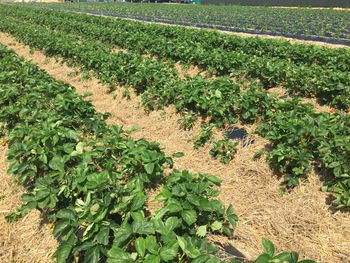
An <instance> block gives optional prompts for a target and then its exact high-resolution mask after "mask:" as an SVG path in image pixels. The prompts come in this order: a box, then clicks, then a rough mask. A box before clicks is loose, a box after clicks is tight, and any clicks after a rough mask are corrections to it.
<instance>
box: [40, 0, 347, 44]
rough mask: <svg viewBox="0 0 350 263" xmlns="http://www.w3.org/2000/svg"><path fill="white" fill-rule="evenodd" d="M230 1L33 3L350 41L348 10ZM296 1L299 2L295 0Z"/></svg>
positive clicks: (148, 19)
mask: <svg viewBox="0 0 350 263" xmlns="http://www.w3.org/2000/svg"><path fill="white" fill-rule="evenodd" d="M119 2H120V1H119ZM210 2H211V3H215V2H216V1H210ZM225 2H226V3H229V2H228V1H225ZM230 3H231V5H191V6H182V5H170V6H169V5H162V4H154V3H152V4H144V3H142V4H138V3H134V4H133V5H128V4H126V5H125V4H123V3H118V4H116V3H91V2H90V3H73V4H72V5H71V4H63V5H60V4H54V3H51V4H43V3H38V2H36V3H34V4H33V5H35V6H39V7H43V8H55V9H61V10H70V11H78V12H87V13H93V14H103V15H111V16H116V17H122V18H131V19H137V20H141V21H151V22H163V23H168V24H177V25H186V26H195V27H200V28H213V29H218V30H224V31H232V32H245V33H253V34H268V35H273V36H286V37H291V38H299V39H303V40H305V39H308V40H316V41H326V42H331V43H338V44H339V43H343V44H346V45H349V44H350V41H349V40H350V34H349V26H350V24H349V19H348V18H349V11H348V10H330V9H322V10H321V9H317V8H315V9H310V8H307V9H301V8H297V9H295V8H273V7H271V6H255V7H249V6H239V2H235V3H234V2H230ZM241 3H243V2H241ZM265 4H266V5H274V4H272V3H270V4H268V3H265ZM303 4H305V2H304V3H303ZM281 5H283V4H281ZM294 5H297V4H296V2H295V4H294ZM306 5H307V4H306ZM306 5H305V6H306ZM338 39H339V40H340V41H337V40H338Z"/></svg>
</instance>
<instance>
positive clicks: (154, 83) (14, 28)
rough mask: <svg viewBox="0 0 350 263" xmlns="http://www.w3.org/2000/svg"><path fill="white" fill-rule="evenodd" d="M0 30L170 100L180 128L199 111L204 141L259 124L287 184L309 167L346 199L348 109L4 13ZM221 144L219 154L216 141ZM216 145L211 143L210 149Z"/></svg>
mask: <svg viewBox="0 0 350 263" xmlns="http://www.w3.org/2000/svg"><path fill="white" fill-rule="evenodd" d="M1 22H2V23H1V24H0V30H3V31H6V32H9V33H11V34H13V35H14V36H16V37H17V38H18V39H20V40H21V41H23V42H24V43H26V44H28V45H30V46H31V47H33V48H38V49H42V50H43V51H44V52H45V53H46V54H47V55H49V56H60V57H63V58H65V59H67V60H70V61H73V62H76V63H78V64H79V65H81V66H83V68H86V69H88V70H92V71H94V72H95V74H96V75H97V76H98V77H99V78H100V79H102V80H103V81H105V82H108V83H110V84H111V85H113V84H115V82H118V83H120V84H126V85H131V86H133V87H134V88H135V89H136V91H138V92H140V93H142V101H143V104H144V106H145V107H146V108H147V109H149V110H152V109H157V108H161V107H164V106H166V105H170V104H173V105H175V107H176V109H177V110H178V112H179V113H181V114H182V116H183V119H182V123H183V126H184V127H188V128H190V127H191V126H192V125H193V123H194V121H195V120H196V119H198V118H199V117H200V116H201V117H203V118H208V119H209V122H208V123H203V125H202V126H203V127H202V131H201V133H200V134H199V136H198V139H197V140H196V146H201V145H203V144H204V143H206V141H208V140H209V139H210V137H211V132H212V129H213V127H214V126H218V127H223V126H227V125H232V124H234V123H235V122H237V121H238V120H240V121H242V122H245V123H254V122H258V123H260V125H259V132H260V134H261V135H263V136H264V137H266V138H268V139H269V140H270V141H271V144H272V151H270V152H269V153H268V159H269V162H270V164H271V165H272V166H273V167H274V168H275V169H276V170H277V171H278V172H280V173H282V174H283V175H284V178H285V182H286V185H287V186H288V187H292V186H295V185H297V184H298V182H299V179H300V178H303V177H305V176H306V175H307V174H308V173H309V171H310V170H311V169H312V167H313V165H317V166H318V167H320V168H323V169H325V170H326V171H328V173H330V175H331V176H330V177H329V179H328V180H327V181H326V185H325V189H327V190H328V191H330V192H332V194H333V195H334V196H335V197H336V199H335V204H337V205H339V206H349V205H350V198H349V192H350V179H349V174H350V166H349V163H350V162H349V158H350V154H349V151H350V148H349V147H350V145H349V141H350V115H349V114H346V113H344V112H336V113H334V114H329V113H324V112H323V113H317V112H315V111H314V109H313V107H312V106H310V105H305V104H302V103H300V102H299V101H298V100H297V99H285V100H279V99H277V98H276V97H274V96H270V95H268V93H267V92H266V91H264V90H262V89H261V88H259V86H254V85H252V86H250V87H249V88H247V89H246V90H241V88H240V87H239V85H238V84H236V83H234V82H233V81H231V80H229V79H226V78H218V79H215V80H207V79H203V78H202V77H196V78H193V79H192V78H189V79H185V80H179V79H178V78H177V77H176V72H172V71H169V69H167V68H164V67H165V66H164V65H165V64H161V63H158V62H154V61H152V60H151V59H148V58H142V57H140V56H137V55H135V54H132V53H129V54H124V53H114V52H111V50H110V48H108V47H107V46H104V45H103V44H101V43H98V42H96V41H95V40H89V39H81V38H78V37H76V36H71V35H67V34H64V33H59V32H54V31H51V30H47V29H45V28H44V27H42V26H39V25H30V24H25V23H21V22H20V21H18V20H15V19H10V18H6V20H5V19H3V20H2V21H1ZM226 143H227V142H222V141H221V142H214V143H213V144H214V149H213V151H212V154H213V155H214V156H216V155H217V154H218V150H219V154H220V155H222V156H223V160H225V161H226V160H227V158H232V156H227V153H228V152H229V151H230V150H228V151H226V150H225V148H232V147H233V146H232V145H231V146H230V145H227V144H226ZM217 146H222V147H223V148H224V150H223V151H222V152H220V149H218V148H220V147H217ZM215 148H216V149H215Z"/></svg>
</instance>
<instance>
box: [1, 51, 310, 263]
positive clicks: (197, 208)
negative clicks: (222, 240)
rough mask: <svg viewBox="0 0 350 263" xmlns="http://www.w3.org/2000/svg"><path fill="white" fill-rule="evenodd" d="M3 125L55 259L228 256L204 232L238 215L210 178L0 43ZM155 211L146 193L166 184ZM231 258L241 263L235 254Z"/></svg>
mask: <svg viewBox="0 0 350 263" xmlns="http://www.w3.org/2000/svg"><path fill="white" fill-rule="evenodd" d="M0 66H1V68H2V72H1V78H0V95H1V98H2V100H1V102H0V105H1V107H0V123H1V126H0V127H1V129H0V132H1V134H3V135H6V136H7V137H8V138H9V142H8V144H9V151H8V160H9V162H10V163H11V165H10V168H9V173H11V174H12V175H13V176H14V177H15V178H17V180H18V181H19V182H20V183H22V184H23V185H24V186H25V189H26V193H25V194H24V195H22V200H23V202H24V204H23V205H22V206H21V207H20V208H19V209H18V211H16V212H14V213H13V214H11V215H9V216H8V217H7V218H8V220H9V221H12V220H16V219H17V218H19V217H21V216H23V215H25V214H26V213H28V212H29V211H30V210H31V209H39V210H40V211H43V212H45V214H46V215H47V217H48V220H49V221H52V222H53V223H54V229H53V233H54V235H55V236H56V237H57V238H58V239H59V241H60V244H59V247H58V249H57V250H56V252H55V254H54V257H55V259H56V261H57V262H62V263H63V262H76V260H79V262H89V263H93V262H96V263H97V262H101V261H103V262H104V261H106V262H110V263H113V262H150V263H151V262H152V263H153V262H169V261H171V262H197V263H198V262H223V261H222V260H220V259H219V258H217V257H216V256H215V254H216V251H217V248H216V247H215V246H214V245H212V244H210V243H209V242H208V241H207V240H206V238H205V237H206V236H207V234H208V233H215V234H224V235H227V236H232V234H233V233H232V227H234V226H235V225H236V222H237V220H238V219H237V216H236V215H235V214H234V212H233V208H232V206H229V207H228V208H227V209H225V207H224V206H223V204H222V203H221V202H220V201H219V200H217V199H216V197H217V196H218V194H219V192H218V191H217V190H214V188H213V186H214V185H217V186H218V185H220V180H219V179H218V178H216V177H214V176H210V175H203V174H193V173H189V172H187V171H178V170H172V172H171V174H170V176H168V177H167V178H164V175H165V173H164V168H165V166H166V165H170V166H172V163H173V160H172V159H171V158H169V157H166V156H165V155H164V153H163V152H162V151H161V150H160V148H159V145H158V144H157V143H149V142H147V141H146V140H144V139H141V140H137V141H134V140H132V139H131V138H130V137H128V134H126V133H125V132H124V131H123V130H122V129H121V128H120V127H118V126H108V125H107V124H106V123H105V119H106V118H107V115H102V114H99V113H97V112H96V111H95V109H94V108H93V106H92V105H91V103H89V102H87V101H85V100H84V99H83V97H81V96H79V95H77V94H75V92H74V88H73V87H71V86H69V85H67V84H64V83H61V82H57V81H55V80H54V79H52V78H51V77H50V76H48V75H47V74H46V73H44V72H42V71H40V70H39V69H38V68H37V67H36V66H34V65H33V64H30V63H26V62H25V61H23V60H22V59H20V58H19V57H17V56H16V55H15V54H14V53H13V52H11V51H9V50H7V49H6V48H5V47H4V46H0ZM164 180H165V184H164V185H163V188H162V190H161V191H160V193H159V195H158V196H157V197H156V200H157V201H159V202H160V203H162V204H163V206H162V208H161V209H159V210H158V211H156V212H155V213H154V214H153V215H151V214H150V212H149V207H147V205H146V200H147V199H148V196H147V191H148V190H149V189H152V188H154V187H158V186H159V182H161V181H164ZM263 245H264V249H265V252H264V253H263V254H262V255H260V256H259V257H258V258H257V260H256V262H261V263H263V262H269V261H270V260H274V262H285V261H288V262H290V263H296V262H304V263H307V262H309V263H310V262H313V261H308V260H304V261H298V254H297V253H295V252H291V253H289V252H284V253H280V254H278V255H275V249H274V246H273V244H272V243H271V242H270V241H268V240H266V239H263ZM231 262H239V261H238V260H232V261H231Z"/></svg>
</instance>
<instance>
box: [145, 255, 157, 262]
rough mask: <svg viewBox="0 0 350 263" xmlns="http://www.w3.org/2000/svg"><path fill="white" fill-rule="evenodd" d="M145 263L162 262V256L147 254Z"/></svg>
mask: <svg viewBox="0 0 350 263" xmlns="http://www.w3.org/2000/svg"><path fill="white" fill-rule="evenodd" d="M143 263H160V257H159V256H157V255H147V256H146V258H145V260H144V261H143Z"/></svg>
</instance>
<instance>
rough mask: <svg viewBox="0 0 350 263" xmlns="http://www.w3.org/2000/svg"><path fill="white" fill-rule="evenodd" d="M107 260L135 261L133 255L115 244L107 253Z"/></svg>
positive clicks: (120, 262)
mask: <svg viewBox="0 0 350 263" xmlns="http://www.w3.org/2000/svg"><path fill="white" fill-rule="evenodd" d="M107 256H108V258H107V262H108V263H129V262H130V263H131V262H133V260H132V258H131V256H130V255H129V254H128V253H126V252H125V251H124V250H122V249H121V248H119V247H117V246H115V245H113V246H112V248H111V249H110V250H109V251H108V253H107Z"/></svg>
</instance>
